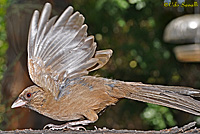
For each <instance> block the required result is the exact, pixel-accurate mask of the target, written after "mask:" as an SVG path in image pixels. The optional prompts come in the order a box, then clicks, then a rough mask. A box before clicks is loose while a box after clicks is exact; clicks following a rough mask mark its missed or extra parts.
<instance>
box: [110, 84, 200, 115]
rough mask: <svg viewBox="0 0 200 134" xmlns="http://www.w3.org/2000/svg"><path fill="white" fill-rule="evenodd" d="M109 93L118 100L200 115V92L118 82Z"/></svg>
mask: <svg viewBox="0 0 200 134" xmlns="http://www.w3.org/2000/svg"><path fill="white" fill-rule="evenodd" d="M109 86H110V87H112V89H111V90H108V93H109V94H110V95H111V96H113V97H117V98H128V99H132V100H138V101H143V102H148V103H153V104H158V105H162V106H167V107H171V108H175V109H179V110H182V111H185V112H188V113H192V114H195V115H200V101H198V100H195V99H194V98H195V97H200V90H197V89H193V88H188V87H178V86H161V85H150V84H142V83H136V82H116V83H113V85H112V84H110V85H109Z"/></svg>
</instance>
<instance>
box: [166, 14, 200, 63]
mask: <svg viewBox="0 0 200 134" xmlns="http://www.w3.org/2000/svg"><path fill="white" fill-rule="evenodd" d="M164 40H165V41H166V42H169V43H176V44H188V45H181V46H177V47H175V48H174V52H175V55H176V58H177V59H178V60H179V61H181V62H200V15H199V14H191V15H184V16H181V17H178V18H176V19H174V20H172V21H171V22H170V23H169V24H168V25H167V27H166V28H165V31H164Z"/></svg>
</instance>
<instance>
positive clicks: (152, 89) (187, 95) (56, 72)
mask: <svg viewBox="0 0 200 134" xmlns="http://www.w3.org/2000/svg"><path fill="white" fill-rule="evenodd" d="M51 9H52V7H51V4H50V3H46V4H45V5H44V7H43V10H42V12H41V15H40V13H39V11H38V10H35V11H34V13H33V16H32V20H31V24H30V28H29V36H28V47H27V51H28V71H29V76H30V78H31V80H32V81H33V83H34V85H32V86H29V87H27V88H25V89H24V90H23V91H22V92H21V93H20V94H19V96H18V98H17V99H16V100H15V101H14V103H13V104H12V106H11V108H17V107H25V108H29V109H31V110H34V111H36V112H38V113H40V114H42V115H44V116H47V117H49V118H51V119H53V120H57V121H67V123H64V124H61V125H56V124H47V125H46V126H44V129H47V128H48V129H51V130H63V129H66V128H67V129H72V130H80V129H85V128H84V127H83V126H85V125H88V124H90V123H94V122H96V121H97V120H98V118H99V117H98V115H99V113H101V112H102V111H104V110H105V109H106V108H107V107H108V106H111V105H115V104H116V103H117V102H118V101H119V100H120V99H123V98H125V99H131V100H136V101H142V102H147V103H152V104H157V105H162V106H166V107H171V108H175V109H178V110H182V111H185V112H188V113H191V114H194V115H200V101H198V100H196V99H195V98H196V97H200V91H199V90H198V89H194V88H190V87H180V86H163V85H151V84H143V83H141V82H125V81H120V80H114V79H109V78H103V77H100V76H90V75H88V73H89V72H91V71H94V70H97V69H99V68H101V67H103V66H104V65H105V64H106V63H107V62H108V61H109V59H110V58H111V56H112V53H113V51H112V50H111V49H106V50H98V51H96V47H97V43H96V42H95V40H94V36H92V35H88V34H87V28H88V26H87V25H86V24H84V19H85V18H84V16H83V15H82V14H81V13H79V12H78V11H76V12H75V13H73V12H74V11H73V7H72V6H69V7H68V8H66V10H65V11H64V12H63V13H62V14H61V15H60V17H57V16H54V17H52V18H50V15H51Z"/></svg>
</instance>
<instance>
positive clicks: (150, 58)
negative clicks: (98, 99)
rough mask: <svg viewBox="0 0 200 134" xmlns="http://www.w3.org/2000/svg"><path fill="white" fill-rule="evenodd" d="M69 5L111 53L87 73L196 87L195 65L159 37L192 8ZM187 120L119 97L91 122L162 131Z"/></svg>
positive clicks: (90, 0) (137, 1) (1, 55)
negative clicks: (182, 60)
mask: <svg viewBox="0 0 200 134" xmlns="http://www.w3.org/2000/svg"><path fill="white" fill-rule="evenodd" d="M5 3H6V0H1V1H0V5H1V8H0V23H1V24H0V79H2V73H3V72H4V70H5V51H6V49H7V44H6V43H5V39H6V33H5V21H4V16H5V6H2V5H6V4H5ZM72 6H73V7H74V8H75V10H78V11H80V12H81V13H82V14H83V15H84V16H85V18H86V20H85V22H86V24H88V26H89V30H88V31H89V34H92V35H94V36H95V38H96V42H97V43H98V48H97V49H98V50H100V49H106V48H111V49H112V50H113V51H114V53H113V56H112V57H111V60H110V61H109V63H108V64H107V65H106V66H105V67H103V68H102V69H100V70H98V71H96V72H93V73H92V75H100V76H103V77H107V78H113V79H119V80H124V81H139V82H143V83H151V84H163V85H184V86H191V87H194V88H200V67H199V65H198V64H195V63H190V64H189V63H180V62H178V61H177V60H176V59H175V57H174V53H173V48H174V45H172V44H168V43H165V42H164V41H163V31H164V28H165V27H166V25H167V24H168V23H169V22H170V20H172V19H173V18H176V17H178V16H180V15H183V14H186V13H193V10H191V9H185V11H184V12H182V13H178V12H177V11H176V9H166V8H164V7H163V1H160V0H155V1H151V0H81V1H79V0H74V1H72ZM107 111H109V112H107ZM2 112H3V110H2V109H1V107H0V114H1V113H2ZM186 115H187V118H186ZM183 116H185V118H184V119H183ZM0 117H1V116H0ZM103 117H104V119H103ZM192 119H194V116H191V115H189V114H185V113H183V112H179V111H177V110H171V109H169V108H166V107H162V106H158V105H153V104H146V103H141V102H136V101H134V102H133V101H128V100H122V101H120V102H119V103H118V104H117V106H116V107H113V108H108V110H106V112H105V113H104V114H103V115H102V118H100V119H99V121H98V122H97V123H96V124H97V126H98V127H101V125H104V126H107V127H111V128H116V129H120V128H128V129H129V128H140V129H163V128H166V127H171V126H174V125H176V124H180V125H183V124H184V123H185V122H188V121H190V120H192ZM197 120H199V119H197ZM199 122H200V121H199ZM181 123H183V124H181Z"/></svg>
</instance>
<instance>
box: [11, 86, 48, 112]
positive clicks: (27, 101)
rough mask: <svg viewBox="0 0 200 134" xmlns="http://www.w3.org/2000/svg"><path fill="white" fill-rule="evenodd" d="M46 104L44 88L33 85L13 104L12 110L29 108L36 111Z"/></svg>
mask: <svg viewBox="0 0 200 134" xmlns="http://www.w3.org/2000/svg"><path fill="white" fill-rule="evenodd" d="M45 102H46V99H45V92H44V90H43V89H42V88H40V87H38V86H36V85H33V86H30V87H27V88H26V89H24V90H23V92H22V93H21V94H20V95H19V97H18V98H17V99H16V100H15V102H14V103H13V104H12V106H11V108H16V107H28V108H30V109H33V110H36V111H37V109H38V108H39V107H42V105H43V104H44V103H45Z"/></svg>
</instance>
